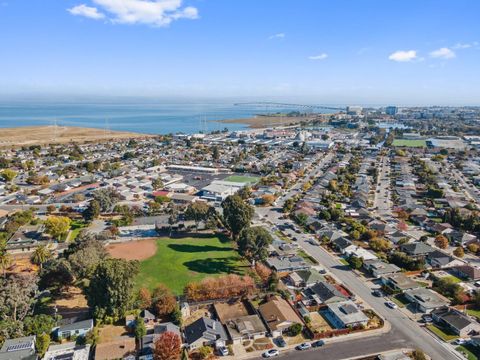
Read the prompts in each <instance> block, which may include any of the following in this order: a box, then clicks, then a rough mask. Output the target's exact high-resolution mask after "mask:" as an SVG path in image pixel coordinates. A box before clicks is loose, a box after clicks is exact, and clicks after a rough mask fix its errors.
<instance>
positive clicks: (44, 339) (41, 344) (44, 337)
mask: <svg viewBox="0 0 480 360" xmlns="http://www.w3.org/2000/svg"><path fill="white" fill-rule="evenodd" d="M49 346H50V335H48V334H45V333H43V334H40V335H37V338H36V340H35V348H36V349H37V354H38V356H39V357H40V358H42V357H43V355H45V353H46V352H47V350H48V347H49Z"/></svg>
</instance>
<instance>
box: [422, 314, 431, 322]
mask: <svg viewBox="0 0 480 360" xmlns="http://www.w3.org/2000/svg"><path fill="white" fill-rule="evenodd" d="M422 320H423V322H424V323H425V324H430V323H432V322H433V319H432V317H431V316H430V315H427V314H425V315H423V316H422Z"/></svg>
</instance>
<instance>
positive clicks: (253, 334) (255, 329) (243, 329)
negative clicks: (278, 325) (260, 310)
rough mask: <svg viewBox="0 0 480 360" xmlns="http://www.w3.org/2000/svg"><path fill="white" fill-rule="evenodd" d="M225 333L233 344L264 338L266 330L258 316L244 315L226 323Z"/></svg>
mask: <svg viewBox="0 0 480 360" xmlns="http://www.w3.org/2000/svg"><path fill="white" fill-rule="evenodd" d="M225 325H226V328H227V332H228V334H229V336H230V339H231V340H232V341H233V343H234V344H241V343H242V341H244V340H252V339H258V338H262V337H265V336H266V334H267V328H266V327H265V325H264V324H263V321H262V319H260V317H259V316H258V315H246V316H242V317H239V318H236V319H232V320H229V321H227V322H226V324H225Z"/></svg>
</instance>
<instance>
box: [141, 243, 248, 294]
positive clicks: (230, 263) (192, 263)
mask: <svg viewBox="0 0 480 360" xmlns="http://www.w3.org/2000/svg"><path fill="white" fill-rule="evenodd" d="M156 249H157V251H156V252H155V254H154V255H153V256H151V257H149V258H148V259H145V260H142V261H141V262H140V273H139V275H138V276H137V280H136V282H137V286H139V287H140V286H144V287H147V288H149V289H153V288H155V286H157V285H158V284H159V283H162V284H165V285H166V286H167V287H169V288H170V289H171V290H172V291H173V292H174V293H175V294H181V293H182V292H183V288H184V287H185V285H186V284H187V283H189V282H191V281H199V280H202V279H203V278H205V277H207V276H218V275H222V274H232V273H233V274H241V273H242V272H243V266H246V264H245V263H243V262H242V259H241V258H240V257H239V255H238V253H237V252H236V250H234V249H233V247H232V243H231V242H230V241H229V240H228V239H226V238H219V237H215V236H212V237H198V238H191V237H188V238H183V239H171V238H160V239H158V240H156Z"/></svg>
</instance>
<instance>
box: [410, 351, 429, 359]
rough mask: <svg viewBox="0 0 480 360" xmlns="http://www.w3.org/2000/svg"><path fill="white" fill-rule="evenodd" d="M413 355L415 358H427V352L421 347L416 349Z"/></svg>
mask: <svg viewBox="0 0 480 360" xmlns="http://www.w3.org/2000/svg"><path fill="white" fill-rule="evenodd" d="M412 356H413V360H427V357H426V356H425V353H424V352H423V351H422V350H420V349H416V350H414V351H413V353H412Z"/></svg>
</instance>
